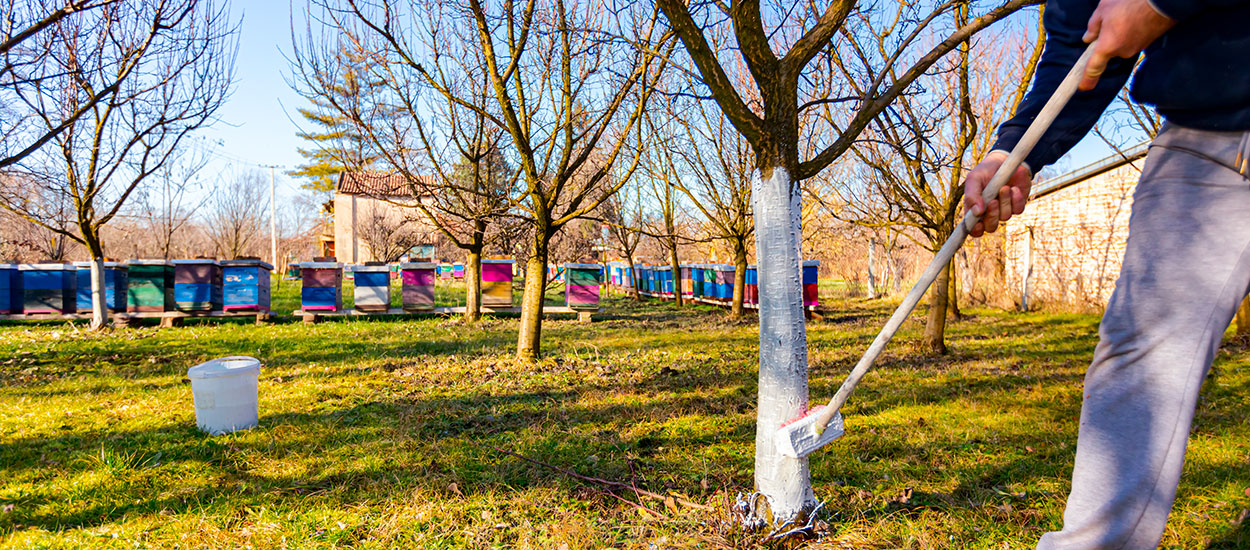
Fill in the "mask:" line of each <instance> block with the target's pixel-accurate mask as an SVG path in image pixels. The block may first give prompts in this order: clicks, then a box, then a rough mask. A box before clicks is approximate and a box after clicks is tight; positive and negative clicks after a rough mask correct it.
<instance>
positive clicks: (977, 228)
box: [969, 222, 985, 237]
mask: <svg viewBox="0 0 1250 550" xmlns="http://www.w3.org/2000/svg"><path fill="white" fill-rule="evenodd" d="M969 234H971V235H972V236H973V237H980V236H981V235H984V234H985V224H983V223H981V222H977V224H976V225H974V226H972V231H970V232H969Z"/></svg>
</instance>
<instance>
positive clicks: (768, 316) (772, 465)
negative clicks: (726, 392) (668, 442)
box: [752, 167, 816, 526]
mask: <svg viewBox="0 0 1250 550" xmlns="http://www.w3.org/2000/svg"><path fill="white" fill-rule="evenodd" d="M752 187H753V190H752V199H753V200H754V203H755V204H754V207H755V250H756V257H757V258H758V264H759V268H758V272H757V275H758V277H759V293H760V296H759V301H760V303H759V307H760V309H759V320H760V321H759V322H760V373H759V398H758V410H757V419H756V428H755V429H756V432H755V485H756V490H757V491H759V492H760V493H762V494H763V495H764V496H765V497H767V499H768V504H769V506H768V508H769V509H770V510H771V516H772V517H766V516H765V517H762V518H761V519H765V520H768V521H771V523H772V525H774V526H777V525H781V524H783V523H785V522H786V521H789V520H791V519H795V518H799V517H801V516H803V515H805V514H806V513H808V512H810V511H811V510H812V509H813V508H814V507H815V505H816V497H815V496H814V495H813V494H812V483H811V474H810V473H809V471H808V467H807V459H806V458H801V459H796V458H789V457H786V456H784V455H782V454H781V453H779V452H777V446H776V444H775V443H774V438H775V437H776V435H777V430H778V429H779V428H780V427H781V424H782V423H784V422H786V421H787V420H791V419H793V418H796V417H798V416H799V415H800V414H802V413H803V412H804V411H805V410H807V397H808V396H807V321H806V320H805V319H804V317H803V283H802V276H801V274H802V271H801V267H800V257H799V244H800V243H801V241H802V233H801V229H800V222H799V193H798V190H797V186H796V185H795V182H793V181H792V180H791V179H790V174H789V173H788V172H787V171H786V170H785V169H783V168H780V167H778V168H773V170H772V173H771V174H769V175H768V177H767V178H764V177H762V176H761V173H760V172H758V171H757V172H756V173H755V175H754V177H753V179H752Z"/></svg>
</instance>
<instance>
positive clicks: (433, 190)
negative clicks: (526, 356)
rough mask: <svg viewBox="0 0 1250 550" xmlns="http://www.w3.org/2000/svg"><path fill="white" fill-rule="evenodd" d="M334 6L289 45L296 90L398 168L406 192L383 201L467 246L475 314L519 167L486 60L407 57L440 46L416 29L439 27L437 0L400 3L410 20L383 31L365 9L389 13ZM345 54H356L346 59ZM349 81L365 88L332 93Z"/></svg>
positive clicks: (381, 163) (468, 315)
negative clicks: (497, 112) (486, 259)
mask: <svg viewBox="0 0 1250 550" xmlns="http://www.w3.org/2000/svg"><path fill="white" fill-rule="evenodd" d="M338 6H339V5H338V4H336V3H333V2H323V1H321V0H319V3H318V4H317V6H316V7H317V8H319V10H320V11H319V13H318V14H317V16H316V17H313V16H311V15H310V16H308V17H306V19H307V20H308V21H310V23H309V27H308V30H307V34H306V36H305V38H304V39H303V43H299V41H298V40H297V43H296V47H295V49H296V55H295V59H296V68H297V82H298V85H297V86H296V88H297V90H299V91H300V93H302V94H304V95H306V96H308V97H310V98H311V99H312V100H313V101H314V103H318V104H320V105H322V106H323V111H324V112H325V113H326V114H325V115H324V116H326V117H330V118H332V119H333V120H336V121H340V124H341V125H342V127H343V132H345V133H346V134H348V135H351V136H356V137H357V138H358V140H359V147H360V149H362V150H370V151H377V158H376V160H373V161H372V162H373V163H374V164H375V165H376V166H378V167H379V168H382V169H384V170H385V171H387V172H391V173H395V174H398V175H400V176H402V179H403V180H404V181H406V182H407V184H408V190H409V195H410V196H411V197H412V198H413V200H411V201H404V202H401V201H391V200H389V199H387V198H381V200H388V201H389V202H391V203H392V204H394V205H396V206H398V207H401V208H403V209H406V210H410V211H412V212H413V214H414V216H412V217H413V218H414V219H415V220H417V221H419V222H428V224H429V225H431V226H433V227H434V228H435V230H436V231H437V232H438V233H440V234H441V235H442V236H443V237H444V238H445V239H446V240H447V241H449V242H450V243H451V245H453V246H455V247H456V248H458V249H460V250H462V251H464V253H465V255H466V256H467V258H466V262H465V264H466V266H465V267H466V271H465V282H466V289H465V293H466V307H465V313H464V317H465V319H466V320H469V321H476V320H478V319H479V318H480V317H481V309H482V256H483V252H484V251H485V249H486V248H487V246H488V245H489V244H490V241H491V237H492V236H493V234H492V229H498V228H497V227H492V226H498V225H500V224H499V222H500V221H501V220H502V219H503V218H504V217H505V216H507V215H508V214H509V213H510V212H511V211H512V210H514V209H515V208H516V205H517V202H518V200H519V198H520V194H519V192H520V190H519V188H518V184H517V182H518V175H519V172H518V171H517V170H516V169H514V168H512V167H511V166H510V165H509V163H508V161H507V159H506V158H505V156H504V153H503V150H502V147H503V144H504V142H505V141H506V138H507V135H506V134H505V133H504V131H503V128H502V127H501V126H499V125H498V124H497V121H496V119H495V118H494V117H492V116H489V115H488V111H487V109H488V108H489V106H490V105H491V104H492V103H493V101H494V99H493V97H492V93H491V90H490V83H489V79H488V78H487V75H486V67H485V65H484V64H483V63H482V60H481V56H448V57H437V58H436V62H437V63H445V64H447V65H446V66H442V65H439V70H437V71H435V72H433V73H432V74H423V73H421V72H420V71H419V70H418V69H417V68H416V67H414V66H413V65H412V64H411V63H409V62H408V61H407V59H409V58H408V57H407V56H408V55H410V51H412V50H417V51H437V49H438V48H439V43H437V42H435V41H434V39H435V38H437V37H441V36H442V34H441V33H433V32H423V29H424V28H425V27H423V26H422V25H426V24H428V25H435V26H437V25H441V19H440V18H441V17H442V13H441V10H442V9H443V7H442V6H440V5H438V4H434V3H427V4H416V3H410V4H404V5H403V7H404V8H405V9H407V10H411V11H410V12H409V15H411V16H413V19H401V18H396V19H390V20H389V21H391V23H393V24H394V26H393V27H391V30H388V31H386V32H385V33H378V32H377V31H375V29H374V28H373V27H372V26H370V23H371V22H372V21H373V20H372V19H371V17H375V16H376V17H381V18H383V19H385V18H386V17H388V14H390V13H391V12H389V11H383V12H382V13H381V14H377V13H373V12H369V11H364V10H363V9H362V10H361V11H359V12H355V13H353V12H351V11H350V10H349V11H340V10H339V9H338ZM347 7H349V8H351V9H354V8H355V7H356V5H355V4H353V3H349V4H348V6H347ZM390 7H391V5H390V4H387V5H385V8H386V9H389V8H390ZM395 8H396V9H399V8H400V6H399V4H398V3H396V5H395ZM310 14H311V10H310ZM313 21H318V22H319V23H316V25H319V26H320V28H319V29H318V28H315V27H314V23H312V22H313ZM438 28H440V29H441V28H442V27H438ZM470 30H471V28H469V27H466V28H464V29H462V31H463V32H468V31H470ZM443 32H447V33H450V32H453V31H451V30H445V31H443ZM392 39H394V40H397V41H398V40H404V42H392ZM407 40H412V41H413V43H408V42H407ZM345 58H346V59H351V60H357V61H355V62H353V63H350V64H348V63H344V62H343V60H344V59H345ZM427 76H428V77H429V78H430V80H428V81H427V80H426V77H427ZM352 79H354V80H363V81H367V82H370V83H371V84H370V92H369V93H368V94H345V93H341V92H337V91H335V90H336V89H337V88H336V85H335V83H336V82H339V81H343V80H352ZM495 233H497V231H496V232H495ZM414 244H416V243H414Z"/></svg>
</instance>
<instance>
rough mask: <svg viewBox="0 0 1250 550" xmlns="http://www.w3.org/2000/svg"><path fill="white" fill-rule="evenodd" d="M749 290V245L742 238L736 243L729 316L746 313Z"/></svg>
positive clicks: (739, 317) (740, 316)
mask: <svg viewBox="0 0 1250 550" xmlns="http://www.w3.org/2000/svg"><path fill="white" fill-rule="evenodd" d="M746 292H747V245H746V243H745V242H742V241H741V240H739V241H737V242H736V243H735V244H734V295H733V301H732V302H730V307H729V316H730V317H733V318H734V319H741V318H742V315H743V314H744V313H746V309H745V308H746V306H744V305H743V304H744V303H745V302H746Z"/></svg>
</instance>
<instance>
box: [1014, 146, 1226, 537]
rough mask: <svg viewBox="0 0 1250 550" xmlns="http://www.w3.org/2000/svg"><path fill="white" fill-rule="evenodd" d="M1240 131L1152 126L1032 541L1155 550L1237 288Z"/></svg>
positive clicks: (1172, 498) (1170, 505)
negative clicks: (1075, 418)
mask: <svg viewBox="0 0 1250 550" xmlns="http://www.w3.org/2000/svg"><path fill="white" fill-rule="evenodd" d="M1248 144H1250V133H1247V132H1210V131H1202V130H1193V129H1189V128H1181V127H1177V126H1175V125H1165V127H1164V130H1163V131H1162V132H1161V133H1160V135H1159V136H1158V137H1157V138H1156V139H1155V141H1154V143H1153V144H1151V148H1150V154H1149V155H1148V157H1147V159H1146V165H1145V168H1144V170H1143V172H1142V175H1141V181H1140V182H1139V183H1138V185H1137V190H1136V192H1135V193H1134V195H1133V214H1132V217H1131V218H1130V221H1129V236H1128V245H1127V250H1126V251H1125V254H1124V265H1123V268H1122V269H1121V271H1120V278H1119V281H1118V282H1117V283H1116V289H1115V293H1114V294H1113V295H1112V296H1111V301H1110V303H1108V304H1107V311H1106V313H1105V314H1104V315H1103V319H1102V325H1101V326H1100V327H1099V336H1100V338H1101V339H1100V341H1099V342H1098V347H1097V348H1096V349H1095V350H1094V360H1093V363H1092V364H1091V365H1090V367H1089V371H1088V372H1087V373H1086V375H1085V395H1084V403H1083V405H1082V407H1081V426H1080V435H1079V436H1078V438H1077V444H1076V464H1075V467H1074V469H1073V471H1072V492H1071V494H1070V495H1069V496H1068V505H1067V509H1066V510H1065V511H1064V514H1063V530H1062V531H1058V532H1054V533H1047V534H1046V535H1045V536H1043V537H1042V539H1041V541H1040V542H1039V543H1038V546H1037V547H1038V548H1039V549H1044V550H1055V549H1065V550H1066V549H1081V550H1093V549H1117V550H1118V549H1124V550H1136V549H1142V548H1155V547H1157V546H1158V545H1159V540H1160V539H1161V538H1162V537H1163V529H1164V526H1165V524H1166V523H1167V517H1168V512H1169V511H1170V510H1171V508H1172V501H1173V500H1174V499H1175V498H1176V485H1177V483H1178V482H1179V480H1180V475H1181V465H1182V464H1183V463H1184V461H1185V443H1186V441H1187V440H1188V438H1189V428H1190V424H1191V423H1192V421H1193V417H1194V406H1195V404H1196V403H1197V400H1198V390H1199V388H1200V387H1201V386H1202V381H1203V379H1204V378H1205V377H1206V374H1207V370H1208V369H1209V368H1210V366H1211V361H1212V359H1213V358H1214V357H1215V353H1216V351H1217V350H1218V348H1219V344H1220V340H1221V337H1222V336H1223V334H1224V330H1225V329H1226V328H1227V327H1228V324H1229V322H1230V321H1231V320H1232V318H1233V315H1234V314H1235V313H1236V310H1237V306H1238V304H1239V302H1240V301H1241V299H1242V298H1243V297H1244V296H1246V292H1247V290H1248V289H1250V179H1248V177H1247V174H1248V173H1250V170H1248V169H1247V163H1250V150H1247V147H1248V146H1250V145H1248Z"/></svg>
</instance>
